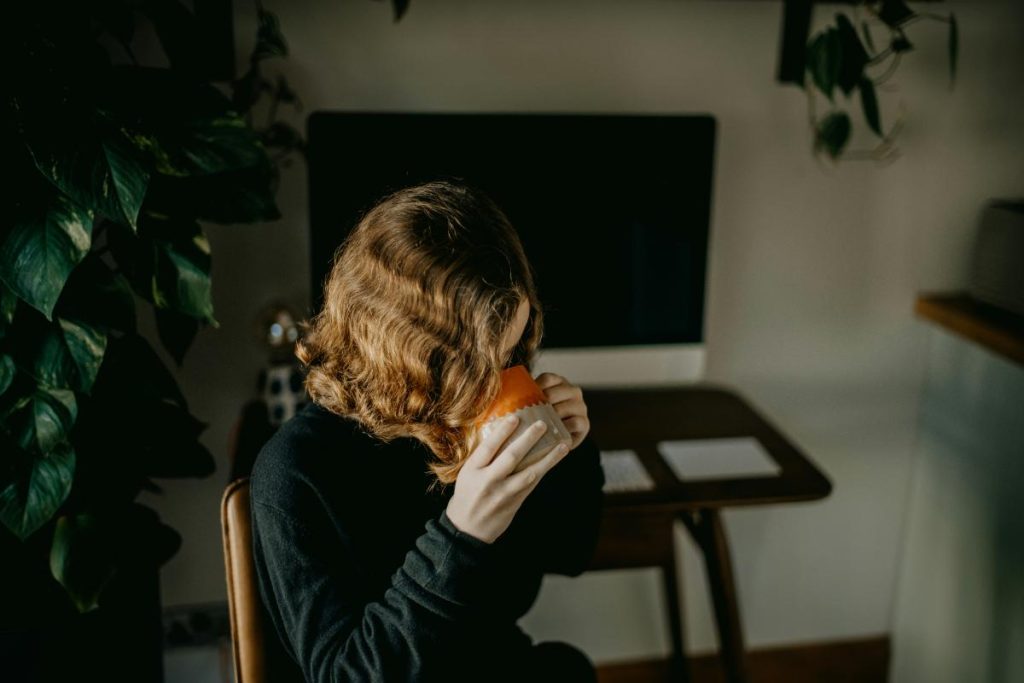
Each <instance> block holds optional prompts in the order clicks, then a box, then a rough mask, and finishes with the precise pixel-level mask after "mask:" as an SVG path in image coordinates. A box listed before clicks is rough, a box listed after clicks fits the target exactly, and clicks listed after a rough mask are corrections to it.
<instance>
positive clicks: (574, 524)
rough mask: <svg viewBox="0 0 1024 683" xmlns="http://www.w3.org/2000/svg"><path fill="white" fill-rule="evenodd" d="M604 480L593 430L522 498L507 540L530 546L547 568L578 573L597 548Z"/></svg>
mask: <svg viewBox="0 0 1024 683" xmlns="http://www.w3.org/2000/svg"><path fill="white" fill-rule="evenodd" d="M604 481H605V477H604V470H602V469H601V454H600V451H599V450H598V446H597V444H596V443H595V442H594V440H593V439H592V438H591V437H590V436H589V435H588V436H587V437H585V438H584V439H583V441H582V442H580V444H579V445H578V446H577V447H576V448H574V449H573V450H571V451H569V453H568V454H567V455H566V456H565V457H564V458H562V460H561V462H559V463H558V464H557V465H555V466H554V467H552V468H551V469H550V470H549V471H548V473H547V474H545V475H544V477H543V478H542V479H541V480H540V482H539V483H538V484H537V486H536V487H535V488H534V490H533V491H532V492H531V493H530V495H529V496H527V498H526V500H525V501H523V504H522V506H521V507H520V509H519V512H518V513H517V514H516V518H515V520H514V521H513V523H512V524H511V525H510V527H509V529H508V531H507V532H506V534H505V535H506V536H508V537H509V538H508V539H506V541H505V542H506V543H509V544H511V545H521V546H522V547H524V548H530V552H529V553H528V555H529V556H531V557H534V558H536V561H537V562H538V563H539V568H540V570H541V571H542V572H545V573H554V574H564V575H566V576H579V575H580V574H582V573H583V572H584V571H585V570H586V569H587V567H588V566H589V565H590V561H591V559H592V558H593V556H594V551H595V549H596V548H597V539H598V534H599V532H600V523H601V515H602V512H603V507H604V494H603V492H602V488H603V487H604Z"/></svg>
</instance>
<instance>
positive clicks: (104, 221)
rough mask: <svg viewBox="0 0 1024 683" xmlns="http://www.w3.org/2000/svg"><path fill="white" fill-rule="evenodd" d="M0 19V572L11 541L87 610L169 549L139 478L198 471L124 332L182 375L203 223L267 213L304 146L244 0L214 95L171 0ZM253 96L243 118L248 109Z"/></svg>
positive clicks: (75, 6) (264, 36) (194, 445)
mask: <svg viewBox="0 0 1024 683" xmlns="http://www.w3.org/2000/svg"><path fill="white" fill-rule="evenodd" d="M5 13H7V22H8V23H7V25H8V27H10V28H11V29H12V30H10V31H8V35H7V37H6V38H5V41H4V43H5V48H4V49H5V57H6V59H5V63H6V64H7V65H8V67H9V68H8V79H7V88H6V92H5V93H4V95H3V98H2V100H0V148H2V149H3V157H2V158H3V160H4V166H5V170H6V173H5V174H4V175H5V182H4V183H3V190H2V195H0V203H2V206H3V209H4V217H3V219H2V223H0V523H2V526H3V528H0V547H2V548H4V552H3V553H0V554H3V555H4V560H3V563H4V564H5V565H7V567H8V568H9V567H10V565H11V564H12V563H13V562H15V559H16V558H15V557H14V552H15V551H16V550H17V547H18V546H19V545H20V547H21V548H22V550H23V551H24V552H23V554H24V555H26V556H28V555H42V557H41V558H36V559H37V560H38V561H35V560H33V559H23V560H20V561H23V563H24V564H26V565H29V566H32V567H36V566H39V567H43V568H45V567H47V565H48V567H49V571H50V572H51V573H52V577H53V578H54V579H55V580H56V581H57V582H59V583H60V585H61V586H63V589H64V592H65V594H66V595H67V596H68V597H69V598H70V600H68V601H67V602H68V604H69V606H70V605H73V607H72V612H73V611H74V608H77V610H78V611H83V612H84V611H88V610H91V609H93V608H95V607H96V606H97V605H98V604H100V598H101V595H102V591H103V589H104V586H105V585H107V584H108V582H109V581H110V580H111V579H112V578H113V577H114V576H116V574H117V573H118V572H119V571H128V570H130V569H131V568H132V567H138V566H143V567H149V568H151V569H153V568H156V567H159V565H160V564H162V563H163V562H165V561H166V560H167V559H169V558H170V557H171V556H172V555H173V554H174V553H175V552H176V551H177V548H178V547H179V545H180V537H179V536H178V534H177V533H176V532H175V531H174V530H173V529H171V528H170V527H168V526H167V525H165V524H163V523H162V522H161V521H160V520H159V518H158V516H157V514H156V513H155V512H154V511H153V510H151V509H149V508H147V507H146V506H144V505H142V504H140V503H138V502H137V501H136V500H135V499H136V497H137V496H138V494H139V493H140V492H141V491H142V490H150V491H154V492H159V491H160V489H159V487H158V486H157V485H156V484H155V483H154V481H153V478H154V477H156V478H159V477H200V476H205V475H208V474H209V473H211V472H212V471H213V469H214V462H213V458H212V457H211V454H210V453H209V451H208V450H207V449H206V448H205V447H204V446H203V445H202V444H201V443H200V441H199V435H200V433H201V432H202V430H203V429H204V428H205V426H206V425H205V424H204V423H203V422H201V421H200V420H198V419H197V418H196V417H195V416H193V415H192V414H191V413H190V411H189V408H188V404H187V402H186V400H185V396H184V395H183V394H182V392H181V391H180V389H179V387H178V385H177V382H176V380H175V379H174V377H173V375H172V374H171V372H169V371H168V369H167V367H166V366H165V365H164V364H163V362H162V361H161V360H160V358H159V356H158V354H157V353H156V352H155V350H154V349H153V348H152V347H151V346H150V344H149V342H148V341H147V340H146V339H145V338H144V337H143V336H142V335H141V334H139V332H138V330H137V325H136V322H137V321H136V316H137V304H139V305H141V306H143V307H146V306H148V307H151V308H152V310H153V312H154V314H155V318H156V323H157V329H158V335H159V339H160V342H161V344H162V345H163V346H164V347H165V348H166V350H167V351H168V352H169V353H170V355H171V356H172V357H173V358H174V359H175V361H176V362H178V363H179V364H180V363H181V361H182V358H183V356H184V354H185V352H186V350H187V349H188V347H189V346H190V344H191V342H192V340H193V339H194V337H195V335H196V333H197V331H198V330H199V329H200V328H201V327H203V326H216V325H217V321H216V318H215V317H214V310H213V302H212V299H211V287H210V284H211V280H210V276H211V254H210V245H209V242H208V241H207V238H206V236H205V235H204V232H203V228H202V225H201V222H204V221H207V222H214V223H248V222H254V221H268V220H274V219H277V218H279V217H280V212H279V210H278V208H277V206H276V203H275V199H274V192H275V187H276V182H277V178H278V169H277V165H276V163H275V161H280V158H281V156H282V155H285V156H286V155H287V154H288V153H290V152H291V151H295V150H299V151H302V150H303V149H304V148H303V142H302V139H301V136H300V135H299V134H298V133H297V132H296V131H295V130H294V129H292V128H290V127H289V126H288V125H287V124H285V123H283V122H278V121H275V115H276V111H277V104H278V103H279V102H285V103H290V104H296V105H297V104H298V102H297V98H295V96H294V93H293V92H292V91H291V89H290V88H289V87H288V86H287V83H286V82H285V81H284V80H283V79H278V81H277V82H276V83H272V82H270V80H269V79H267V78H265V77H264V76H263V74H262V72H261V64H262V63H263V62H264V60H266V59H268V58H271V57H283V56H285V55H286V54H287V46H286V43H285V40H284V37H283V35H282V34H281V32H280V30H279V26H278V22H277V19H276V17H275V16H274V15H273V14H272V13H270V12H267V11H265V10H264V9H263V8H262V7H261V6H258V13H259V29H258V36H257V40H256V45H255V49H254V51H253V54H252V58H251V60H250V63H249V68H248V70H247V71H246V72H245V74H243V75H242V77H240V78H239V79H237V80H234V81H228V82H224V83H219V84H214V83H211V82H210V80H209V78H208V77H207V76H205V75H204V70H203V63H204V62H203V52H202V51H201V50H202V46H203V45H204V43H203V40H202V36H203V31H202V27H201V26H200V25H199V23H198V22H197V20H196V17H195V15H194V14H193V13H192V12H191V11H190V10H188V9H187V8H186V7H185V6H184V5H181V4H180V3H179V2H178V1H177V0H96V1H94V2H71V1H59V0H58V1H55V2H38V3H35V4H29V3H25V4H24V6H23V7H19V8H17V9H15V10H10V9H9V8H8V9H5ZM137 21H148V22H151V24H152V26H153V28H154V29H155V32H156V35H157V37H158V38H159V41H160V45H161V47H162V49H163V53H164V57H165V58H166V59H165V60H164V63H162V64H159V65H148V64H142V63H139V61H138V60H137V59H136V58H135V56H134V54H133V51H132V42H133V36H134V34H135V28H136V22H137ZM225 91H226V92H225ZM266 96H269V98H270V100H271V105H270V109H271V113H270V116H269V118H268V120H267V121H266V122H265V123H264V125H257V124H256V123H255V122H254V121H253V120H252V116H251V110H252V108H253V107H254V105H256V104H257V102H259V101H260V100H261V98H263V99H264V100H265V99H266ZM272 151H275V152H276V153H275V154H274V156H273V157H272V156H271V152H272ZM12 549H13V550H12ZM8 553H10V554H8ZM44 570H45V569H44ZM3 590H4V591H9V592H10V593H11V594H12V595H16V594H17V592H18V591H19V590H20V587H19V586H17V585H7V583H6V582H5V585H4V586H3ZM26 599H27V598H26ZM5 604H12V603H11V602H5Z"/></svg>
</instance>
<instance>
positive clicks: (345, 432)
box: [249, 401, 372, 507]
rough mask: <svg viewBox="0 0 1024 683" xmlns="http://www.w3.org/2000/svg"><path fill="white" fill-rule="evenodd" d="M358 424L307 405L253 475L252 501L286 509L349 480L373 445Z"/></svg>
mask: <svg viewBox="0 0 1024 683" xmlns="http://www.w3.org/2000/svg"><path fill="white" fill-rule="evenodd" d="M371 445H372V444H371V439H370V437H369V436H368V435H367V434H365V432H363V430H362V429H361V428H360V425H359V423H358V422H357V421H355V420H354V419H352V418H349V417H345V416H341V415H337V414H335V413H332V412H331V411H329V410H328V409H327V408H324V407H323V406H321V405H319V404H318V403H315V402H312V401H310V402H308V403H306V404H305V405H304V406H303V407H302V408H300V409H299V410H298V411H297V412H296V413H295V415H293V416H292V417H291V418H290V419H288V420H287V421H286V422H284V424H282V425H281V427H280V428H279V429H278V430H277V431H276V432H275V433H274V434H273V436H271V437H270V439H269V440H268V441H267V442H266V443H265V444H264V445H263V447H262V448H261V449H260V452H259V453H258V454H257V456H256V460H255V462H254V463H253V468H252V472H251V473H250V475H249V487H250V496H251V497H252V500H253V501H256V502H260V503H264V504H269V505H272V506H275V507H281V506H284V505H286V504H287V502H288V501H290V500H295V499H297V498H300V497H308V494H309V493H310V492H311V491H312V492H314V493H315V492H316V491H318V490H319V489H320V488H321V487H322V486H324V485H325V483H327V482H338V481H344V480H345V479H346V478H347V477H346V476H345V473H346V472H351V470H353V468H355V467H356V466H357V465H358V462H357V461H358V459H359V457H360V456H361V455H362V454H364V453H365V451H366V448H367V447H368V446H371Z"/></svg>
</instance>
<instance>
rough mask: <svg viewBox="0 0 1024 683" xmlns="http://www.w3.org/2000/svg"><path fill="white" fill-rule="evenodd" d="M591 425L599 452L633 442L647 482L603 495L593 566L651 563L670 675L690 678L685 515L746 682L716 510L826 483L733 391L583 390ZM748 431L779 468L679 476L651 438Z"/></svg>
mask: <svg viewBox="0 0 1024 683" xmlns="http://www.w3.org/2000/svg"><path fill="white" fill-rule="evenodd" d="M583 398H584V401H586V404H587V409H588V416H589V418H590V430H591V431H590V433H591V435H592V436H593V438H594V440H595V442H596V443H597V445H598V446H599V447H600V448H601V449H602V450H618V449H632V450H634V451H636V453H637V455H638V457H639V458H640V461H641V462H642V463H643V465H644V467H645V468H646V469H647V471H648V472H649V473H650V475H651V478H652V479H653V480H654V483H655V486H654V488H653V489H651V490H647V491H630V492H622V493H608V494H606V495H605V510H604V517H603V520H602V525H601V536H600V539H599V540H598V545H597V550H596V552H595V554H594V559H593V561H592V563H591V566H590V568H591V569H627V568H635V567H659V568H660V569H661V570H662V575H663V581H664V588H665V593H666V597H667V600H668V607H669V625H670V629H671V637H672V662H671V667H672V671H673V678H674V679H676V680H682V681H688V680H689V672H688V669H687V665H686V656H685V651H684V648H683V624H682V615H681V611H680V602H679V589H678V586H677V578H676V577H677V574H676V564H675V549H674V545H673V535H672V533H673V532H672V529H673V522H674V521H675V520H676V519H679V520H680V521H682V522H683V524H684V525H685V526H686V528H687V529H688V530H689V532H690V534H691V535H692V536H693V538H694V540H695V541H696V543H697V545H698V546H699V547H700V548H701V550H702V552H703V555H704V561H705V565H706V568H707V576H708V583H709V587H710V590H711V597H712V603H713V604H714V609H715V620H716V622H717V627H718V636H719V645H720V654H721V657H722V663H723V665H724V667H725V671H726V677H727V680H729V681H730V682H731V683H747V681H748V680H749V675H748V673H747V667H746V661H745V654H744V646H743V628H742V623H741V621H740V615H739V604H738V600H737V596H736V588H735V584H734V582H733V573H732V561H731V559H730V555H729V547H728V541H727V538H726V532H725V525H724V524H723V520H722V518H721V515H720V514H719V510H720V509H721V508H723V507H727V506H732V505H759V504H766V503H784V502H793V501H806V500H815V499H819V498H824V497H825V496H827V495H828V494H829V492H830V491H831V490H832V484H831V483H830V482H829V480H828V479H827V478H826V477H825V475H824V474H822V473H821V471H820V470H818V469H817V468H816V467H815V466H814V464H812V463H811V461H810V460H809V459H808V458H807V456H805V455H804V454H803V453H801V452H800V450H799V449H797V447H796V446H794V445H793V444H792V443H790V441H789V440H787V439H786V438H785V437H784V436H783V435H782V434H781V433H780V432H779V431H778V430H777V429H776V428H775V427H774V426H772V424H771V423H770V422H768V420H766V419H765V418H763V417H762V416H761V415H759V414H758V413H757V412H756V411H755V410H754V408H752V407H751V406H750V404H749V403H747V402H746V401H745V400H744V399H743V398H742V397H740V396H739V395H738V394H737V393H736V392H734V391H731V390H729V389H725V388H722V387H715V386H710V385H690V386H683V387H653V388H630V389H599V388H587V387H584V388H583ZM744 436H752V437H755V438H757V439H758V441H760V442H761V445H762V446H763V447H764V449H765V450H766V451H767V452H768V455H769V456H771V458H772V459H773V460H775V462H776V463H777V464H778V465H779V466H780V468H781V472H780V473H779V475H778V476H772V477H758V478H737V479H716V480H706V481H694V482H681V481H679V480H678V479H677V478H676V476H675V474H674V473H673V472H672V470H671V469H670V468H669V466H668V465H667V464H666V463H665V461H664V460H663V459H662V457H661V456H660V455H659V453H658V451H657V443H658V442H659V441H665V440H674V439H711V438H724V437H744Z"/></svg>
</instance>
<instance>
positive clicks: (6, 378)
mask: <svg viewBox="0 0 1024 683" xmlns="http://www.w3.org/2000/svg"><path fill="white" fill-rule="evenodd" d="M15 372H16V369H15V367H14V361H13V360H12V359H11V357H10V356H8V355H6V354H5V355H0V395H2V394H3V393H4V392H5V391H7V388H8V387H10V386H11V382H13V381H14V373H15Z"/></svg>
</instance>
